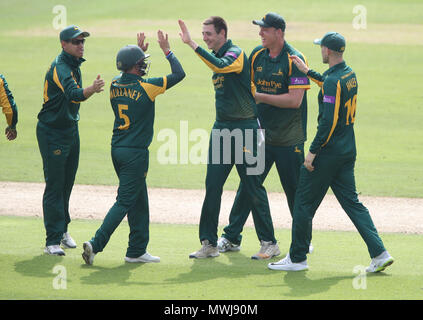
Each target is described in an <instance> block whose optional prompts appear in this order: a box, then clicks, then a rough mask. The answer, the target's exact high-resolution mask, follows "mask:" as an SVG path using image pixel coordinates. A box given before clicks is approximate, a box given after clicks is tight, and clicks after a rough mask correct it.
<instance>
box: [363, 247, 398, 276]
mask: <svg viewBox="0 0 423 320" xmlns="http://www.w3.org/2000/svg"><path fill="white" fill-rule="evenodd" d="M393 263H394V258H392V257H391V255H390V254H389V253H388V251H383V252H382V253H381V254H380V255H378V256H377V257H374V258H373V259H372V261H371V262H370V266H368V267H367V268H366V272H380V271H383V270H385V269H386V267H388V266H390V265H391V264H393Z"/></svg>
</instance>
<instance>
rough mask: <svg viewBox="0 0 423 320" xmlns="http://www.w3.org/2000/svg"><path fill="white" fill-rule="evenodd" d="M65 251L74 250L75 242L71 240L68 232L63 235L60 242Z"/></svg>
mask: <svg viewBox="0 0 423 320" xmlns="http://www.w3.org/2000/svg"><path fill="white" fill-rule="evenodd" d="M60 243H61V244H62V246H63V248H65V249H75V248H76V242H75V241H74V240H73V239H72V237H71V236H70V234H69V232H65V233H64V234H63V237H62V240H61V242H60Z"/></svg>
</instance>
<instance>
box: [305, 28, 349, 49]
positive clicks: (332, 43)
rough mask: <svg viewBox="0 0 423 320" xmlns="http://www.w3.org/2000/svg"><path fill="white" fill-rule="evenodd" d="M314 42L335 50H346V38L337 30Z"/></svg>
mask: <svg viewBox="0 0 423 320" xmlns="http://www.w3.org/2000/svg"><path fill="white" fill-rule="evenodd" d="M313 43H314V44H319V45H321V46H325V47H327V48H329V49H331V50H333V51H337V52H344V51H345V38H344V37H343V36H342V35H341V34H339V33H338V32H335V31H330V32H328V33H326V34H325V35H324V36H323V38H322V39H315V40H314V41H313Z"/></svg>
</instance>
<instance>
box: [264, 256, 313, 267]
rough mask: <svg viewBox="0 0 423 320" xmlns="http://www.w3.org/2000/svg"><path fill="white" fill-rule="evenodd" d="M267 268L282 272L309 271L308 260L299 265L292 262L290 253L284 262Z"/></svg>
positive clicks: (272, 264) (269, 265)
mask: <svg viewBox="0 0 423 320" xmlns="http://www.w3.org/2000/svg"><path fill="white" fill-rule="evenodd" d="M267 267H268V268H269V269H272V270H282V271H303V270H307V269H308V265H307V260H304V261H302V262H298V263H296V262H292V261H291V258H290V257H289V253H288V254H287V255H286V257H285V258H283V259H282V260H279V261H278V262H271V263H269V264H268V265H267Z"/></svg>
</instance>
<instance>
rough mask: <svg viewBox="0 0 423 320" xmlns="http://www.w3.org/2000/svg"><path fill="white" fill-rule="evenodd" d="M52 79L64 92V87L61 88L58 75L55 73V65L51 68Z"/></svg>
mask: <svg viewBox="0 0 423 320" xmlns="http://www.w3.org/2000/svg"><path fill="white" fill-rule="evenodd" d="M53 81H54V83H55V84H56V85H57V86H58V87H59V88H60V89H61V90H62V91H63V92H65V89H63V86H62V84H61V83H60V80H59V76H58V75H57V69H56V67H54V69H53Z"/></svg>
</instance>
